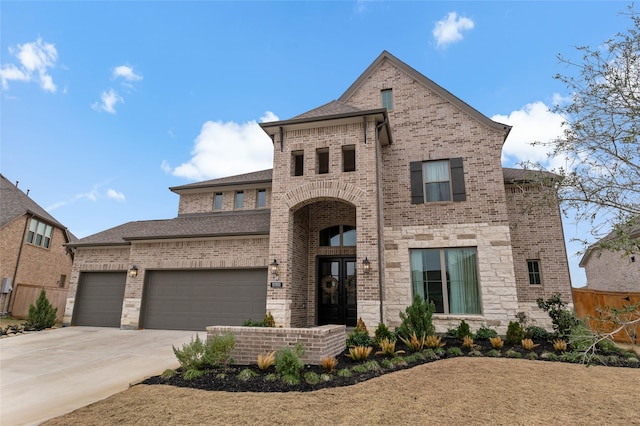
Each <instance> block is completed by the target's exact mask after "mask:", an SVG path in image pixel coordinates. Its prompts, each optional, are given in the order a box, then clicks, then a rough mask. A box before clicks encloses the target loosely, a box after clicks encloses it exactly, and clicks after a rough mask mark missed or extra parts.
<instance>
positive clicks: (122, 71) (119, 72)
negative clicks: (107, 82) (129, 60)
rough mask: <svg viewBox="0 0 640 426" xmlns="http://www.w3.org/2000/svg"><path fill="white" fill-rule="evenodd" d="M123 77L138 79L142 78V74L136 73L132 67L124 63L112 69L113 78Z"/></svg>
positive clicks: (128, 79)
mask: <svg viewBox="0 0 640 426" xmlns="http://www.w3.org/2000/svg"><path fill="white" fill-rule="evenodd" d="M118 77H121V78H124V79H125V80H127V81H140V80H142V74H136V73H135V72H134V71H133V68H131V67H129V66H126V65H119V66H117V67H115V68H114V69H113V78H114V79H116V78H118Z"/></svg>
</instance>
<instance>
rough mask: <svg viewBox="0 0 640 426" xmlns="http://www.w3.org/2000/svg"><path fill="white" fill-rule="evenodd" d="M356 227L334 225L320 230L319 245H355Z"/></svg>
mask: <svg viewBox="0 0 640 426" xmlns="http://www.w3.org/2000/svg"><path fill="white" fill-rule="evenodd" d="M355 246H356V227H355V226H351V225H335V226H330V227H328V228H324V229H323V230H321V231H320V247H355Z"/></svg>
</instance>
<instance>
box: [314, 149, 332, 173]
mask: <svg viewBox="0 0 640 426" xmlns="http://www.w3.org/2000/svg"><path fill="white" fill-rule="evenodd" d="M323 163H324V164H323ZM316 165H317V167H316V174H319V175H326V174H328V173H329V170H330V161H329V148H318V149H316ZM323 166H325V167H323Z"/></svg>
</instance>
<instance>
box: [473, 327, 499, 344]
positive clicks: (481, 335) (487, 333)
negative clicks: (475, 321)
mask: <svg viewBox="0 0 640 426" xmlns="http://www.w3.org/2000/svg"><path fill="white" fill-rule="evenodd" d="M492 337H498V332H497V331H496V330H494V329H493V328H489V327H487V326H485V325H483V326H482V327H480V328H479V329H478V331H476V334H475V339H476V340H490V339H491V338H492Z"/></svg>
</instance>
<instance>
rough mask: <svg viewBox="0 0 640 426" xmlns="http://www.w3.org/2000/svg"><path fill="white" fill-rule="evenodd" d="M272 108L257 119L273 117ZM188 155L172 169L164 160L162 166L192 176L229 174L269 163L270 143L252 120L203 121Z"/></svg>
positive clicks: (270, 165)
mask: <svg viewBox="0 0 640 426" xmlns="http://www.w3.org/2000/svg"><path fill="white" fill-rule="evenodd" d="M277 120H278V117H277V116H275V115H274V114H273V113H272V112H269V111H268V112H266V113H265V115H264V117H261V119H260V121H262V122H265V121H277ZM191 153H192V158H191V160H189V161H188V162H185V163H182V164H181V165H179V166H178V167H176V168H175V169H173V170H171V167H170V166H169V164H168V163H167V162H166V161H163V162H162V165H161V167H162V169H163V170H165V171H171V173H172V174H173V175H175V176H181V177H185V178H187V179H192V180H206V179H214V178H218V177H223V176H232V175H236V174H241V173H248V172H253V171H257V170H264V169H268V168H270V167H272V166H273V143H272V141H271V138H269V136H267V134H266V133H264V131H263V130H262V129H261V128H260V126H259V125H258V123H257V122H256V121H248V122H246V123H235V122H232V121H229V122H226V123H224V122H222V121H207V122H206V123H204V124H203V126H202V129H201V130H200V134H199V135H198V136H197V137H196V139H195V144H194V147H193V150H192V152H191Z"/></svg>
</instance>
